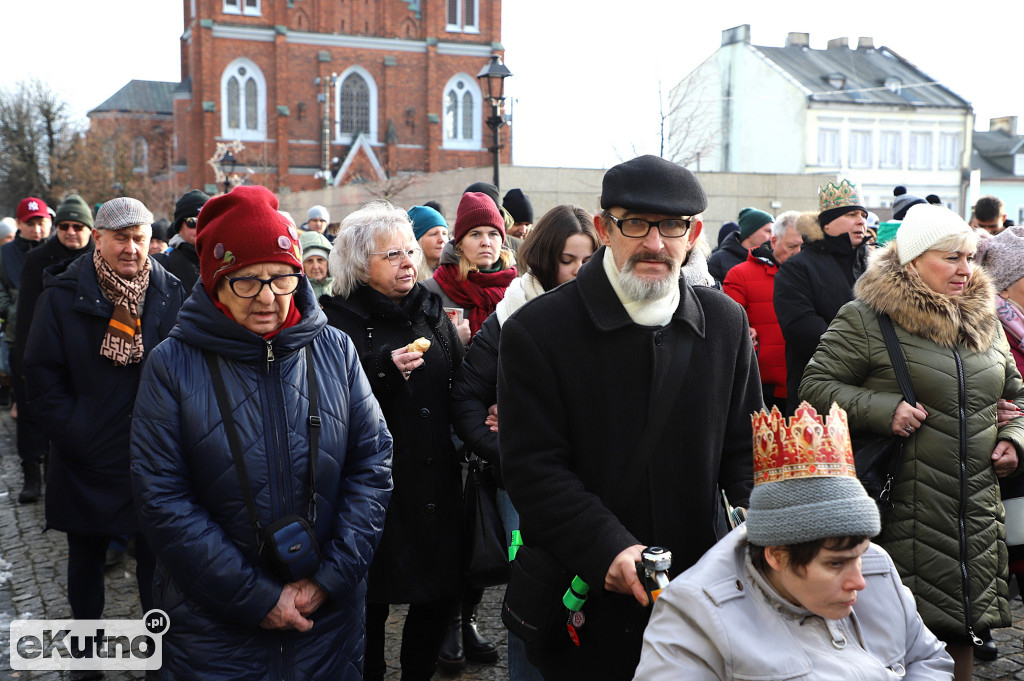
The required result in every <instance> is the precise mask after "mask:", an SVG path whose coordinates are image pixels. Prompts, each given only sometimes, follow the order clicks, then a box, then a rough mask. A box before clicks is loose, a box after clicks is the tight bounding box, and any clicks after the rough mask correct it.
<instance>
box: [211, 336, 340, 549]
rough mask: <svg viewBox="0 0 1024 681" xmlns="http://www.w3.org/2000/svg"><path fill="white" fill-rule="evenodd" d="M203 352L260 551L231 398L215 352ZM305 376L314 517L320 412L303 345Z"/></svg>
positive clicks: (258, 527) (309, 360) (308, 355)
mask: <svg viewBox="0 0 1024 681" xmlns="http://www.w3.org/2000/svg"><path fill="white" fill-rule="evenodd" d="M203 356H204V357H205V358H206V366H207V367H209V370H210V379H211V380H212V382H213V392H214V394H215V395H216V396H217V407H218V409H219V410H220V417H221V420H222V421H223V422H224V431H225V433H226V434H227V438H228V446H229V447H230V448H231V458H232V459H234V462H235V472H236V473H237V474H238V483H239V485H241V487H242V496H243V497H244V498H245V509H246V512H247V513H248V515H249V523H250V524H251V525H252V526H253V529H254V530H255V531H256V547H257V552H258V553H260V554H261V555H262V553H263V544H264V537H263V525H262V524H260V520H259V517H258V516H257V515H256V504H255V502H254V501H253V496H252V487H251V486H250V485H249V473H248V469H247V468H246V467H245V458H244V457H243V456H242V444H241V442H239V440H238V428H237V427H236V426H235V417H234V414H233V412H232V410H231V400H230V398H229V397H228V391H227V386H226V385H225V384H224V376H223V374H222V373H221V370H220V363H219V362H218V361H217V356H216V355H214V354H213V353H212V352H210V351H208V350H205V351H203ZM306 380H307V382H308V384H309V388H308V389H309V398H308V399H309V417H308V423H309V454H310V457H309V459H310V460H309V477H310V489H309V519H310V521H313V522H315V521H316V459H317V454H318V453H319V450H318V447H319V439H320V438H319V435H320V416H319V414H318V410H319V403H318V400H319V391H318V389H317V388H318V386H317V382H316V371H315V368H314V366H313V352H312V350H311V349H310V347H309V346H308V345H307V346H306Z"/></svg>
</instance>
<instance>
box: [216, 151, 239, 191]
mask: <svg viewBox="0 0 1024 681" xmlns="http://www.w3.org/2000/svg"><path fill="white" fill-rule="evenodd" d="M219 165H220V171H221V173H223V174H224V193H225V194H227V193H228V192H230V191H231V175H232V173H234V172H235V166H237V165H238V160H237V159H236V158H235V155H234V154H232V153H231V150H230V149H228V150H227V151H225V152H224V155H223V156H221V157H220V161H219Z"/></svg>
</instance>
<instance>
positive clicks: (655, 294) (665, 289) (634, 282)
mask: <svg viewBox="0 0 1024 681" xmlns="http://www.w3.org/2000/svg"><path fill="white" fill-rule="evenodd" d="M634 265H635V263H633V262H631V261H626V263H625V264H623V266H622V269H620V270H619V285H620V286H621V287H622V291H623V293H625V294H626V297H627V298H630V299H631V300H636V301H645V302H648V301H652V300H660V299H661V298H665V297H666V296H669V295H671V293H672V290H673V289H674V288H677V287H678V286H679V263H673V265H672V269H671V270H670V271H669V273H668V274H667V275H665V277H664V278H662V279H645V278H641V277H638V276H637V275H635V274H634V273H633V266H634Z"/></svg>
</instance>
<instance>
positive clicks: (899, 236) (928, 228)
mask: <svg viewBox="0 0 1024 681" xmlns="http://www.w3.org/2000/svg"><path fill="white" fill-rule="evenodd" d="M970 233H971V228H970V226H969V225H968V224H967V223H966V222H964V219H963V218H962V217H960V216H959V215H957V214H956V213H954V212H953V211H951V210H949V209H948V208H946V207H944V206H934V205H932V204H929V203H919V204H916V205H914V206H911V207H910V210H908V211H907V215H906V216H905V217H904V218H903V222H902V224H900V227H899V229H897V230H896V248H897V251H898V252H899V254H900V264H901V265H906V264H907V263H908V262H910V261H911V260H913V259H914V258H916V257H917V256H919V255H921V254H922V253H924V252H925V251H927V250H929V249H930V248H931V247H932V246H934V245H935V244H937V243H939V242H940V241H942V240H943V239H945V238H946V237H948V236H952V235H954V234H970Z"/></svg>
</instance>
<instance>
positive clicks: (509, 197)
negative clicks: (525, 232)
mask: <svg viewBox="0 0 1024 681" xmlns="http://www.w3.org/2000/svg"><path fill="white" fill-rule="evenodd" d="M501 205H502V206H504V208H505V210H507V211H508V212H509V214H510V215H511V216H512V219H513V220H514V221H516V222H529V223H531V224H532V223H533V204H532V203H530V197H529V196H527V195H526V194H524V193H523V190H522V189H509V190H508V193H507V194H505V200H504V201H502V202H501Z"/></svg>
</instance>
